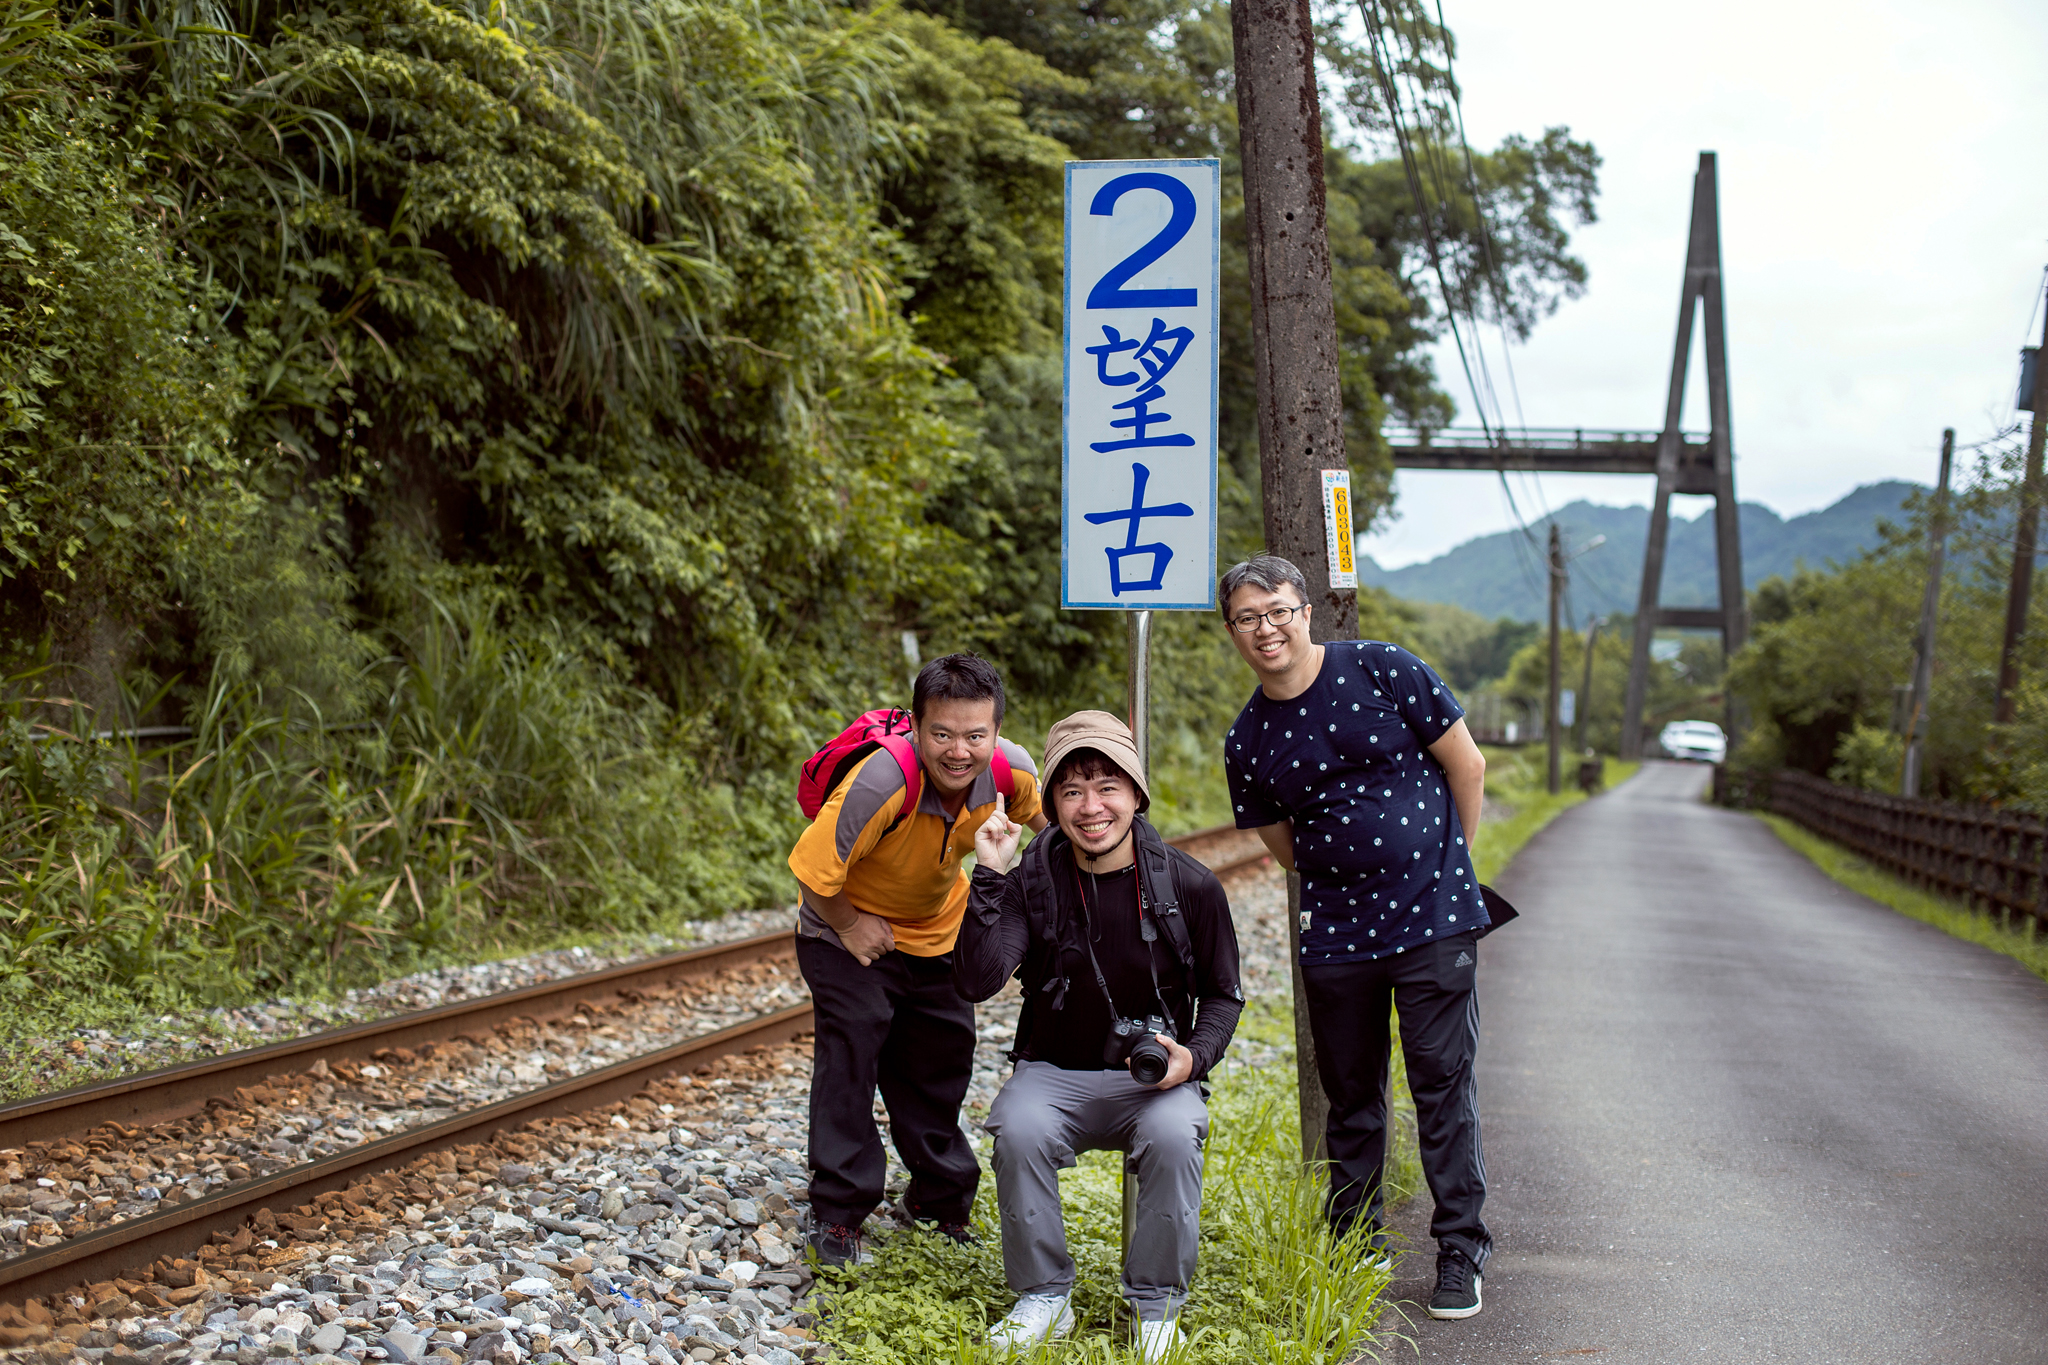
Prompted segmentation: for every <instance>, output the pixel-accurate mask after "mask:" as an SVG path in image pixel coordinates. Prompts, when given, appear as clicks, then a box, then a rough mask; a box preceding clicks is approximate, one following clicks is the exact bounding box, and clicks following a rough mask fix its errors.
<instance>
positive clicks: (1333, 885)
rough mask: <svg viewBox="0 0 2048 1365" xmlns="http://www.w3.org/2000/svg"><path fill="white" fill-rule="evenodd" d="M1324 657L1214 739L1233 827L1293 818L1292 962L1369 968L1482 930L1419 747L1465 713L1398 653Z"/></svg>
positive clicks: (1436, 775)
mask: <svg viewBox="0 0 2048 1365" xmlns="http://www.w3.org/2000/svg"><path fill="white" fill-rule="evenodd" d="M1323 649H1324V654H1323V667H1322V670H1321V672H1319V673H1318V674H1317V675H1316V680H1315V682H1314V683H1313V684H1311V685H1310V686H1309V689H1308V690H1307V691H1306V692H1303V693H1302V694H1301V695H1300V696H1298V697H1294V698H1292V699H1290V700H1288V701H1274V700H1273V699H1272V698H1270V697H1268V696H1267V695H1266V694H1265V692H1264V690H1263V689H1262V690H1259V691H1255V692H1253V693H1252V699H1251V700H1250V701H1249V702H1246V703H1245V708H1244V710H1243V711H1241V712H1239V713H1238V717H1237V721H1236V723H1235V724H1234V725H1233V726H1232V727H1231V729H1230V733H1229V735H1228V736H1226V737H1225V739H1224V741H1223V766H1224V771H1225V772H1226V774H1227V775H1228V776H1229V779H1230V799H1231V804H1232V806H1233V807H1235V809H1236V813H1237V827H1238V828H1239V829H1257V828H1259V827H1260V826H1262V825H1272V824H1277V823H1279V822H1280V821H1282V820H1290V819H1291V820H1293V821H1294V866H1295V869H1296V870H1297V871H1298V872H1300V873H1301V910H1302V935H1301V961H1302V965H1303V966H1304V967H1313V966H1324V965H1334V964H1337V963H1341V962H1370V961H1375V960H1377V959H1379V958H1383V957H1387V956H1390V955H1392V954H1394V953H1402V952H1408V951H1411V950H1412V949H1414V948H1417V947H1419V946H1421V945H1422V944H1425V943H1429V942H1431V941H1433V940H1435V939H1439V938H1444V937H1446V936H1448V935H1451V934H1462V933H1467V932H1469V931H1471V930H1473V929H1483V928H1485V927H1486V925H1487V922H1488V921H1487V917H1486V907H1485V905H1484V904H1483V903H1482V901H1481V899H1480V896H1479V892H1478V888H1477V886H1476V884H1475V882H1474V880H1473V877H1472V861H1471V859H1470V857H1469V856H1467V853H1468V850H1467V848H1466V844H1465V832H1464V829H1463V827H1462V826H1460V825H1459V823H1458V811H1457V806H1456V804H1455V803H1454V802H1453V801H1452V800H1451V789H1450V783H1449V782H1448V781H1447V780H1445V778H1444V772H1443V769H1442V768H1441V767H1440V766H1438V764H1437V762H1436V760H1435V759H1434V758H1432V757H1430V755H1429V751H1428V746H1429V745H1431V744H1434V743H1435V742H1436V741H1437V740H1439V739H1442V738H1443V736H1444V733H1445V732H1446V731H1447V730H1449V729H1450V728H1451V727H1452V726H1453V725H1455V724H1457V723H1458V720H1459V719H1460V718H1461V717H1462V716H1463V715H1464V714H1465V711H1464V708H1463V707H1461V706H1459V705H1458V702H1457V699H1456V698H1455V697H1453V696H1452V695H1451V689H1450V688H1449V687H1448V686H1446V685H1445V684H1444V681H1443V679H1441V678H1439V677H1438V676H1437V675H1436V671H1435V670H1434V669H1432V668H1431V667H1430V666H1429V665H1428V664H1426V663H1424V662H1422V660H1420V659H1418V658H1416V657H1415V656H1414V655H1413V654H1410V653H1409V652H1408V651H1407V650H1405V649H1402V648H1401V647H1400V646H1398V645H1390V644H1387V643H1386V642H1385V641H1383V640H1355V641H1349V640H1347V641H1338V642H1334V643H1331V644H1327V645H1325V646H1324V647H1323Z"/></svg>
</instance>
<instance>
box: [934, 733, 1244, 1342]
mask: <svg viewBox="0 0 2048 1365" xmlns="http://www.w3.org/2000/svg"><path fill="white" fill-rule="evenodd" d="M1045 745H1046V747H1045V771H1046V772H1047V773H1049V774H1050V775H1051V776H1050V778H1049V779H1048V781H1047V782H1046V785H1045V789H1044V790H1045V793H1046V802H1047V810H1048V813H1049V814H1050V815H1051V816H1052V817H1053V820H1054V821H1055V823H1056V824H1057V826H1058V828H1057V829H1054V830H1048V831H1047V832H1046V833H1045V834H1043V835H1041V836H1040V837H1039V838H1038V839H1036V840H1035V841H1033V843H1032V844H1031V847H1030V848H1029V849H1028V850H1026V852H1025V854H1024V857H1023V860H1022V861H1021V862H1020V863H1019V864H1018V866H1017V867H1016V868H1015V869H1014V870H1011V867H1010V864H1011V860H1012V858H1014V857H1015V855H1016V851H1017V842H1018V832H1019V831H1018V827H1017V826H1016V825H1015V824H1013V823H1011V822H1010V820H1009V819H1008V817H1007V815H1006V813H1005V812H1004V811H1003V810H1002V809H1001V808H998V810H997V812H996V814H995V815H994V816H992V817H991V818H990V819H989V820H988V821H987V822H986V823H985V824H984V825H983V826H982V827H981V829H980V830H979V831H978V832H977V833H976V835H975V844H974V850H975V856H976V858H977V860H978V865H977V866H976V868H975V870H974V878H973V882H972V885H971V887H970V888H969V893H968V901H967V914H966V917H965V919H964V920H963V921H962V923H961V926H960V940H959V944H958V947H957V948H956V949H955V951H954V955H953V979H954V983H955V984H956V985H957V986H958V987H959V990H960V993H961V994H962V995H963V996H965V997H967V999H969V1000H974V1001H981V1000H986V999H988V998H989V997H990V996H992V995H994V994H995V993H996V992H997V991H999V990H1001V989H1002V987H1003V984H1004V983H1005V982H1007V981H1008V980H1009V979H1010V977H1011V975H1012V974H1013V973H1017V974H1020V975H1021V976H1022V978H1023V986H1024V1010H1023V1014H1022V1016H1021V1017H1020V1018H1019V1020H1018V1024H1017V1046H1016V1050H1015V1051H1014V1052H1013V1053H1012V1054H1011V1057H1012V1059H1013V1060H1014V1061H1015V1062H1016V1069H1015V1070H1014V1071H1013V1072H1012V1073H1011V1075H1010V1079H1009V1080H1008V1081H1007V1082H1006V1083H1005V1084H1004V1086H1003V1089H1002V1093H1001V1094H999V1095H997V1096H996V1101H995V1104H994V1105H992V1106H991V1107H990V1109H989V1115H988V1120H987V1123H986V1124H985V1125H984V1126H985V1127H986V1128H987V1129H988V1131H989V1133H990V1134H991V1135H992V1136H993V1137H994V1138H995V1173H996V1202H997V1205H998V1207H999V1209H1000V1211H1001V1215H1002V1231H1003V1270H1004V1273H1005V1277H1006V1278H1007V1279H1008V1281H1009V1285H1010V1288H1011V1289H1012V1290H1014V1291H1016V1293H1017V1294H1018V1296H1019V1297H1018V1300H1017V1305H1016V1307H1015V1308H1014V1309H1012V1310H1011V1312H1010V1314H1009V1316H1007V1317H1005V1318H1004V1319H1003V1320H1002V1321H1001V1322H998V1323H997V1324H996V1325H995V1326H994V1327H993V1328H991V1329H990V1331H989V1339H990V1341H991V1343H992V1344H993V1345H995V1346H997V1347H998V1348H1003V1349H1008V1350H1012V1351H1028V1350H1030V1349H1031V1348H1033V1347H1034V1346H1036V1345H1037V1344H1038V1343H1039V1342H1041V1341H1044V1340H1045V1339H1047V1338H1048V1337H1054V1336H1061V1335H1064V1334H1065V1333H1066V1332H1068V1331H1069V1330H1071V1329H1072V1327H1073V1323H1074V1315H1073V1311H1072V1309H1071V1308H1070V1306H1069V1297H1070V1295H1071V1293H1072V1290H1073V1287H1074V1262H1073V1259H1072V1258H1071V1257H1070V1256H1068V1255H1067V1240H1066V1229H1065V1225H1064V1222H1063V1220H1062V1216H1061V1211H1060V1193H1059V1172H1060V1170H1061V1168H1063V1167H1068V1166H1072V1165H1073V1164H1074V1157H1075V1154H1076V1153H1078V1152H1085V1151H1104V1150H1107V1151H1123V1152H1129V1153H1131V1154H1132V1155H1133V1157H1135V1159H1136V1164H1137V1174H1138V1217H1137V1220H1136V1222H1135V1224H1134V1226H1133V1228H1132V1231H1131V1245H1130V1247H1129V1252H1128V1256H1127V1259H1126V1261H1125V1263H1124V1275H1123V1292H1124V1297H1125V1299H1126V1300H1127V1301H1128V1302H1129V1303H1130V1305H1131V1308H1132V1310H1133V1316H1134V1317H1135V1318H1136V1319H1137V1321H1138V1348H1139V1354H1140V1356H1141V1358H1143V1359H1144V1360H1147V1361H1154V1360H1162V1359H1164V1358H1165V1356H1166V1354H1167V1352H1168V1351H1169V1350H1171V1349H1172V1348H1173V1346H1174V1344H1175V1343H1176V1342H1178V1341H1179V1340H1180V1338H1181V1333H1180V1328H1179V1327H1178V1325H1177V1324H1176V1321H1175V1319H1176V1318H1177V1317H1178V1316H1179V1313H1180V1308H1181V1305H1182V1303H1183V1302H1184V1301H1185V1300H1186V1298H1187V1289H1188V1281H1189V1280H1190V1278H1192V1276H1193V1275H1194V1270H1195V1245H1196V1234H1197V1231H1198V1226H1199V1222H1200V1213H1201V1206H1202V1144H1203V1143H1204V1141H1206V1139H1207V1137H1208V1133H1209V1112H1208V1106H1207V1104H1206V1103H1205V1101H1204V1091H1203V1088H1202V1086H1201V1084H1200V1082H1201V1081H1202V1078H1203V1077H1204V1076H1206V1075H1207V1074H1208V1072H1209V1069H1210V1068H1211V1067H1212V1066H1214V1065H1215V1064H1216V1062H1217V1061H1218V1060H1219V1059H1220V1058H1221V1057H1222V1056H1223V1050H1224V1048H1225V1047H1227V1046H1228V1045H1229V1043H1230V1035H1231V1033H1232V1032H1233V1030H1235V1029H1236V1027H1237V1017H1238V1014H1239V1013H1240V1011H1241V1010H1242V1009H1243V1005H1244V994H1243V992H1242V991H1241V990H1240V988H1239V985H1238V963H1237V935H1236V932H1235V931H1234V930H1233V928H1232V927H1231V922H1230V906H1229V903H1228V901H1227V900H1225V898H1224V895H1223V888H1222V886H1221V885H1220V884H1218V882H1217V880H1216V878H1215V875H1214V874H1212V873H1211V872H1210V871H1209V870H1208V869H1207V868H1205V867H1203V866H1202V865H1201V864H1200V863H1198V862H1196V861H1195V860H1194V859H1193V858H1190V857H1188V856H1187V855H1186V854H1184V853H1182V852H1180V851H1179V850H1178V849H1174V848H1170V847H1168V846H1167V844H1166V843H1165V841H1164V840H1162V839H1161V838H1160V837H1159V833H1158V831H1157V830H1155V829H1153V828H1152V825H1151V824H1150V822H1148V821H1147V820H1146V819H1145V818H1144V815H1143V812H1144V810H1145V808H1146V807H1147V806H1148V805H1150V803H1151V797H1150V795H1149V793H1148V792H1147V790H1146V787H1145V775H1144V771H1143V768H1142V766H1141V765H1140V763H1139V761H1138V752H1137V746H1136V745H1135V744H1133V743H1132V741H1131V732H1130V730H1129V729H1128V728H1127V727H1126V726H1125V725H1124V723H1123V722H1122V721H1120V720H1118V719H1117V718H1116V717H1115V716H1112V715H1109V714H1108V713H1106V712H1103V711H1082V712H1079V713H1077V714H1075V715H1072V716H1069V717H1067V718H1066V719H1065V720H1063V721H1060V722H1059V723H1058V724H1057V725H1055V726H1053V727H1052V730H1051V731H1050V732H1049V733H1048V734H1047V735H1046V741H1045ZM1020 966H1021V967H1022V969H1023V970H1022V972H1021V973H1018V968H1019V967H1020Z"/></svg>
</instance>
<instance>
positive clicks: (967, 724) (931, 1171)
mask: <svg viewBox="0 0 2048 1365" xmlns="http://www.w3.org/2000/svg"><path fill="white" fill-rule="evenodd" d="M911 714H912V715H913V717H914V718H915V720H916V725H915V727H914V729H913V730H912V732H911V739H912V743H913V744H914V746H915V747H916V750H917V757H918V766H919V768H920V769H921V770H922V777H921V784H920V790H919V791H918V795H917V801H916V803H915V808H914V809H912V810H910V811H907V812H906V811H905V810H904V806H905V805H906V804H907V802H906V797H907V796H908V795H909V793H908V790H907V787H906V784H905V781H904V774H903V769H902V768H901V767H900V766H899V765H898V764H897V762H896V759H895V758H894V757H893V756H892V755H890V754H889V753H887V752H886V751H883V750H879V749H878V750H876V751H875V752H874V753H871V754H869V755H868V756H867V757H866V758H863V759H862V760H861V761H860V762H859V763H858V764H856V765H855V766H854V768H853V770H852V771H851V772H850V773H848V774H847V776H846V777H845V778H844V779H842V780H841V781H840V783H839V785H838V786H837V787H836V788H835V789H834V790H833V792H832V794H831V795H830V796H829V797H828V798H827V799H826V801H825V804H824V806H823V808H822V809H820V810H819V812H818V816H817V819H815V820H814V821H812V822H811V827H810V828H809V829H807V830H805V831H804V832H803V834H802V836H801V837H799V838H798V839H797V842H796V847H795V848H793V849H792V850H790V854H789V870H790V871H791V872H793V873H795V874H796V879H797V881H798V883H799V884H801V886H802V888H803V904H802V906H801V908H800V910H799V911H798V916H797V945H796V955H797V964H798V966H799V967H801V968H802V970H803V974H804V980H805V982H806V983H808V984H809V986H810V988H811V1003H812V1007H813V1009H814V1010H815V1012H816V1018H817V1042H816V1044H815V1046H814V1048H813V1050H812V1058H811V1133H810V1143H811V1151H810V1156H811V1214H812V1217H813V1219H814V1220H815V1225H814V1227H813V1230H812V1232H811V1234H810V1246H811V1250H812V1252H813V1254H815V1255H816V1256H817V1258H818V1260H819V1261H820V1262H822V1263H824V1264H826V1265H845V1264H846V1263H847V1262H849V1261H852V1260H856V1259H857V1258H858V1257H859V1255H860V1226H861V1224H862V1222H863V1221H865V1220H866V1218H867V1216H868V1215H869V1214H870V1213H872V1212H873V1211H874V1210H875V1207H876V1206H877V1205H878V1204H880V1203H881V1202H882V1195H883V1192H884V1190H883V1182H884V1180H885V1178H886V1176H887V1173H888V1163H887V1160H886V1158H885V1156H884V1153H883V1151H882V1139H881V1134H880V1133H879V1132H878V1131H877V1129H876V1127H875V1119H874V1103H875V1091H876V1089H877V1088H879V1089H880V1090H881V1094H882V1102H883V1103H884V1104H885V1105H887V1106H888V1110H889V1126H890V1131H891V1134H892V1136H893V1137H894V1139H895V1142H896V1151H897V1154H898V1155H899V1156H901V1157H902V1158H903V1164H904V1165H905V1166H906V1167H908V1168H909V1170H910V1176H911V1180H910V1189H909V1191H908V1192H907V1193H906V1194H905V1196H904V1200H903V1204H904V1211H905V1212H906V1213H907V1214H908V1215H909V1216H910V1217H911V1218H912V1219H915V1220H916V1221H918V1222H927V1223H935V1224H937V1225H938V1228H939V1230H940V1231H941V1232H943V1233H945V1234H946V1235H947V1236H949V1237H952V1238H954V1239H955V1240H957V1241H966V1240H968V1238H969V1234H968V1231H967V1214H968V1210H969V1209H970V1208H971V1207H972V1205H973V1203H974V1190H975V1186H976V1185H977V1184H978V1183H979V1181H980V1178H981V1172H980V1167H979V1166H978V1165H976V1163H975V1160H974V1150H973V1148H972V1147H971V1146H970V1145H969V1143H968V1140H967V1135H966V1134H965V1133H963V1132H962V1131H961V1130H960V1102H961V1100H963V1099H965V1098H966V1095H967V1080H968V1075H969V1072H970V1071H971V1070H972V1068H973V1065H974V1007H973V1006H972V1005H970V1004H968V1003H967V1001H965V1000H963V999H962V998H961V997H960V993H959V992H958V991H957V990H955V989H954V987H953V958H952V953H953V941H954V939H955V938H956V937H958V935H959V932H960V919H961V916H962V915H963V914H964V913H965V911H966V908H967V885H968V883H967V877H966V875H965V874H964V873H962V872H961V870H960V863H961V860H962V859H963V858H965V857H966V855H967V854H969V853H971V852H973V851H974V835H975V831H977V830H979V829H980V828H981V825H982V822H983V821H984V820H986V819H988V818H989V816H991V815H992V814H994V813H995V810H996V799H997V796H998V793H999V786H998V782H997V779H996V775H995V774H994V773H992V772H991V771H990V764H991V762H992V761H993V760H994V758H995V756H996V753H997V750H998V748H1000V749H1001V752H1002V755H1003V757H1004V759H1005V760H1006V762H1007V764H1008V766H1009V775H1010V776H1009V785H1010V786H1011V787H1012V788H1013V790H1012V791H1011V792H1010V794H1009V796H1008V808H1009V814H1010V818H1012V819H1015V820H1018V821H1021V822H1022V823H1024V824H1027V825H1029V826H1031V828H1032V829H1033V830H1040V829H1043V828H1045V816H1044V814H1043V813H1042V812H1041V809H1040V802H1039V792H1038V777H1037V770H1036V769H1035V768H1034V767H1033V766H1032V763H1031V757H1030V755H1029V754H1027V753H1025V751H1024V749H1023V748H1022V747H1021V746H1019V745H1016V744H1012V743H1010V742H1009V741H1008V740H1006V739H1003V738H1001V736H1000V733H999V732H1000V730H1001V727H1002V723H1003V680H1002V679H1001V678H1000V677H999V676H997V674H996V671H995V669H993V668H991V667H990V666H989V664H988V663H987V661H986V660H983V659H980V658H978V657H976V656H975V655H972V654H949V655H947V656H946V657H944V658H942V659H934V660H932V661H931V662H930V663H928V664H926V665H925V666H924V669H923V670H922V671H921V672H920V673H919V674H918V675H917V682H916V684H915V686H914V687H913V688H912V692H911Z"/></svg>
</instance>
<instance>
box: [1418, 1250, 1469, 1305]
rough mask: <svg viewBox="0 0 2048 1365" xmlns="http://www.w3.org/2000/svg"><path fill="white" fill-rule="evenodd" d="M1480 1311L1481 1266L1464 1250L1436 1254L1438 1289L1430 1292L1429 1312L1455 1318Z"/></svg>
mask: <svg viewBox="0 0 2048 1365" xmlns="http://www.w3.org/2000/svg"><path fill="white" fill-rule="evenodd" d="M1478 1312H1479V1268H1478V1267H1477V1266H1475V1265H1473V1264H1472V1262H1471V1261H1470V1260H1468V1259H1467V1258H1466V1256H1465V1253H1464V1252H1462V1251H1445V1252H1441V1253H1439V1254H1438V1255H1437V1258H1436V1293H1434V1294H1432V1295H1430V1296H1429V1315H1430V1316H1431V1317H1433V1318H1443V1319H1447V1320H1455V1319H1457V1318H1469V1317H1474V1316H1476V1315H1477V1314H1478Z"/></svg>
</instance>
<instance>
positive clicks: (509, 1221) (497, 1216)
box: [491, 1210, 533, 1232]
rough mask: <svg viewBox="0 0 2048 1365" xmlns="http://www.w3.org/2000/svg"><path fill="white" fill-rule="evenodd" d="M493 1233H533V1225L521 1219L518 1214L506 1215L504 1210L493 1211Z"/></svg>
mask: <svg viewBox="0 0 2048 1365" xmlns="http://www.w3.org/2000/svg"><path fill="white" fill-rule="evenodd" d="M491 1231H492V1232H532V1231H533V1224H531V1223H529V1222H527V1221H526V1220H525V1219H524V1218H521V1217H520V1216H519V1215H518V1214H516V1213H506V1212H504V1211H503V1210H496V1211H493V1212H492V1214H491Z"/></svg>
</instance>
